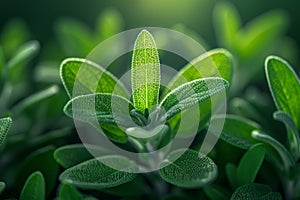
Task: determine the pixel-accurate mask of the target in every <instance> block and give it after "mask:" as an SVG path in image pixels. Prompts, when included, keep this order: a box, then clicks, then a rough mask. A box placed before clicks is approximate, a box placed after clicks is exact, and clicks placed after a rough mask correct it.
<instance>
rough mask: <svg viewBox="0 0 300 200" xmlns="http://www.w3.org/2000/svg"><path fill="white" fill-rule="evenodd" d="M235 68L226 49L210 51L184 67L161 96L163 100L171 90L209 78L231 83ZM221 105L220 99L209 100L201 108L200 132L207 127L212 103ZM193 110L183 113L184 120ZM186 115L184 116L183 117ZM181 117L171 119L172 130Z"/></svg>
mask: <svg viewBox="0 0 300 200" xmlns="http://www.w3.org/2000/svg"><path fill="white" fill-rule="evenodd" d="M232 68H233V58H232V56H231V54H230V53H229V52H228V51H226V50H224V49H215V50H212V51H208V52H206V53H204V54H202V55H201V56H199V57H197V58H195V59H194V60H192V61H191V62H190V63H189V64H187V65H186V66H184V67H183V68H182V69H181V70H180V71H179V72H178V73H177V75H176V76H175V77H174V78H173V79H172V80H171V81H170V82H169V84H168V86H167V87H166V88H167V89H166V90H165V91H164V92H163V94H162V95H161V99H163V98H165V97H166V95H167V94H168V93H170V92H171V90H173V89H175V88H177V87H178V86H180V85H182V84H184V83H186V82H190V81H194V80H196V79H201V78H207V77H220V76H221V77H222V78H223V79H225V80H226V81H228V82H229V83H231V78H232ZM212 101H213V102H216V103H215V104H218V105H221V103H220V102H219V99H218V97H217V96H216V97H214V98H212V99H208V100H207V101H205V102H203V103H202V104H201V105H200V106H199V113H201V115H200V124H199V130H201V129H202V128H203V127H205V124H206V123H207V122H208V120H209V118H210V115H211V102H212ZM189 112H192V111H191V110H186V111H184V112H182V113H181V117H182V118H188V117H190V113H189ZM183 115H184V116H183ZM181 117H180V116H178V115H177V117H176V116H174V117H173V118H172V119H170V120H169V121H170V125H171V127H172V129H176V126H177V124H178V123H179V122H180V120H181Z"/></svg>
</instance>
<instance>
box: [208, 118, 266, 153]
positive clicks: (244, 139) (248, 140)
mask: <svg viewBox="0 0 300 200" xmlns="http://www.w3.org/2000/svg"><path fill="white" fill-rule="evenodd" d="M224 118H225V123H224V126H223V128H222V130H217V127H218V126H216V127H215V124H216V125H217V124H219V123H222V122H223V121H224ZM210 124H211V127H212V129H211V130H212V132H211V133H212V134H214V133H215V132H216V133H219V132H220V131H222V133H221V135H220V138H221V139H222V140H224V141H225V142H227V143H229V144H231V145H233V146H236V147H238V148H241V149H249V148H250V147H251V146H252V145H253V144H256V143H258V141H257V140H255V139H253V138H252V137H251V132H252V131H253V130H256V129H261V127H260V126H259V125H258V124H257V123H255V122H253V121H251V120H248V119H246V118H243V117H239V116H236V115H226V116H224V115H218V116H215V117H213V118H212V119H211V123H210Z"/></svg>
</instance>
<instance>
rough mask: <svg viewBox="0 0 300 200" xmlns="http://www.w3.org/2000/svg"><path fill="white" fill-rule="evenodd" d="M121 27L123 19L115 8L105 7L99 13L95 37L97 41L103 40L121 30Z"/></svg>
mask: <svg viewBox="0 0 300 200" xmlns="http://www.w3.org/2000/svg"><path fill="white" fill-rule="evenodd" d="M122 27H123V20H122V16H121V15H120V13H119V12H118V11H117V10H115V9H112V8H110V9H106V10H104V11H103V12H102V13H101V15H99V17H98V20H97V24H96V32H95V34H96V35H95V38H96V40H97V42H101V41H104V40H105V39H107V38H109V37H111V36H113V35H115V34H117V33H119V32H121V30H122Z"/></svg>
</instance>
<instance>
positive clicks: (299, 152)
mask: <svg viewBox="0 0 300 200" xmlns="http://www.w3.org/2000/svg"><path fill="white" fill-rule="evenodd" d="M273 117H274V119H275V120H278V121H281V122H282V123H284V124H285V126H286V128H287V132H288V139H289V145H290V151H291V153H292V154H293V156H294V158H295V160H298V158H299V156H300V138H299V133H298V131H297V127H296V125H295V123H294V121H293V119H292V117H291V116H290V115H289V114H287V113H285V112H283V111H276V112H275V113H274V114H273Z"/></svg>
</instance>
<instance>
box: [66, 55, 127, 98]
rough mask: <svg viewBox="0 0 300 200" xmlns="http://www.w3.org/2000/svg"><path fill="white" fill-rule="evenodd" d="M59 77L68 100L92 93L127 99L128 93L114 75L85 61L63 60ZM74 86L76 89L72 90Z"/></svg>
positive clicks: (75, 59) (78, 59) (77, 59)
mask: <svg viewBox="0 0 300 200" xmlns="http://www.w3.org/2000/svg"><path fill="white" fill-rule="evenodd" d="M60 77H61V79H62V82H63V84H64V86H65V89H66V91H67V93H68V95H69V97H70V98H74V97H75V96H80V95H84V94H92V93H113V94H116V95H120V96H123V97H128V91H127V90H126V89H125V87H124V86H123V84H122V83H120V82H118V79H117V78H116V77H115V76H114V75H112V74H111V73H109V72H108V71H106V70H105V69H103V68H102V67H101V66H99V65H97V64H96V63H93V62H91V61H88V60H85V59H80V58H68V59H65V60H64V61H63V62H62V64H61V66H60ZM74 84H75V86H76V88H73V87H74ZM73 90H74V91H73Z"/></svg>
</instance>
